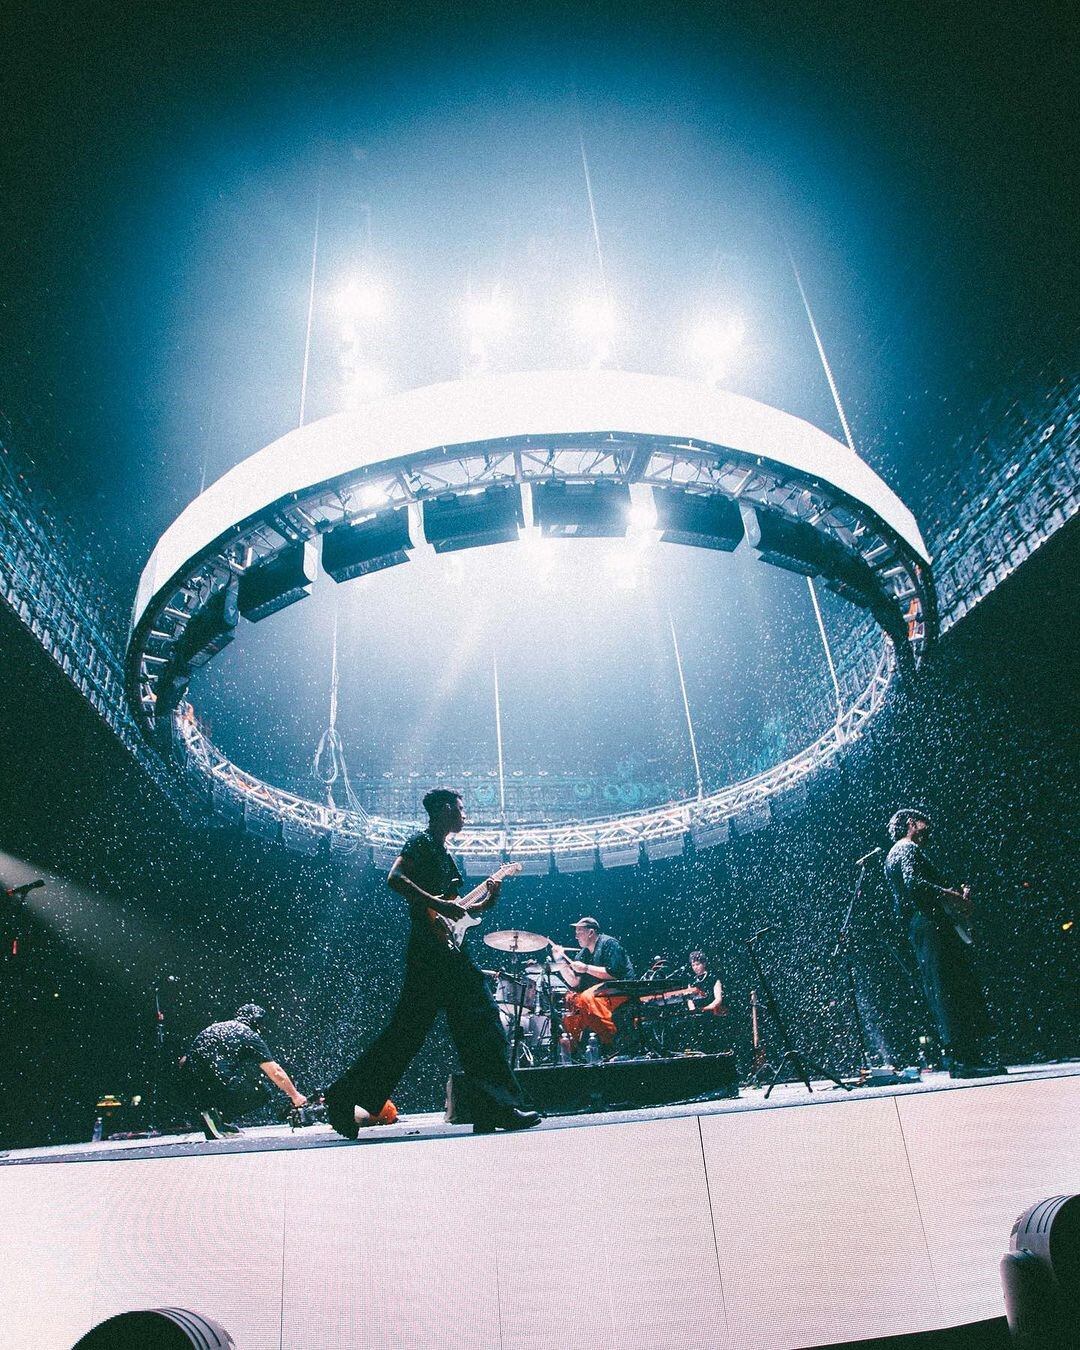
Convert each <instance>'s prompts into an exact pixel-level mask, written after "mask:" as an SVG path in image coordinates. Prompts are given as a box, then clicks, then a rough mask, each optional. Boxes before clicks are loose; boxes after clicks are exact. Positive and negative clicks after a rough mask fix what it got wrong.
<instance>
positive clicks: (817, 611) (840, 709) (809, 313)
mask: <svg viewBox="0 0 1080 1350" xmlns="http://www.w3.org/2000/svg"><path fill="white" fill-rule="evenodd" d="M784 249H785V251H786V253H787V255H788V262H789V263H790V264H791V270H792V272H793V273H794V276H795V285H796V286H798V288H799V295H800V297H801V298H802V302H803V309H805V310H806V318H807V322H808V323H809V324H810V331H811V333H813V335H814V345H815V346H816V347H817V353H818V356H819V357H820V359H821V366H822V369H823V370H824V371H825V378H826V380H827V381H828V383H829V393H830V394H832V400H833V403H834V404H835V406H836V415H837V416H838V417H839V418H840V425H841V426H842V427H843V429H844V440H845V441H847V444H848V449H849V450H850V451H851V453H852V454H853V455H855V454H858V451H857V450H856V449H855V440H854V438H853V437H852V435H851V427H850V426H849V425H848V420H847V414H846V413H845V412H844V405H843V404H842V403H841V402H840V391H839V390H838V389H837V387H836V381H835V380H834V379H833V373H832V367H831V366H830V365H829V358H828V357H827V356H826V355H825V346H824V344H823V343H822V341H821V334H820V333H819V332H818V326H817V323H816V322H815V320H814V312H813V310H812V309H811V308H810V301H809V300H808V299H807V296H806V288H805V287H804V286H803V283H802V277H801V276H800V275H799V269H798V267H797V266H796V264H795V255H794V254H793V253H792V251H791V249H790V248H789V247H788V245H787V243H786V242H785V243H784ZM806 584H807V586H808V587H809V589H810V600H811V602H812V604H813V606H814V617H815V618H816V619H817V626H818V632H819V633H820V634H821V645H822V646H823V647H824V648H825V660H826V661H827V662H828V665H829V674H830V676H831V677H832V683H833V691H834V692H835V694H836V720H837V722H840V721H841V720H842V719H843V716H844V700H843V697H842V696H841V693H840V681H839V679H838V678H837V675H836V663H835V662H834V661H833V654H832V649H831V648H830V646H829V639H828V636H827V634H826V632H825V623H824V620H823V619H822V617H821V606H820V605H819V604H818V598H817V590H816V589H815V587H814V579H813V577H807V578H806Z"/></svg>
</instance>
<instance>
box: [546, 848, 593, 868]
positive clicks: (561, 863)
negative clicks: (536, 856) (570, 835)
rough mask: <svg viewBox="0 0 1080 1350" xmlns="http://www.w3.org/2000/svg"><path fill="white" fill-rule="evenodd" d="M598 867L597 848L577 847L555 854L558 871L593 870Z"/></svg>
mask: <svg viewBox="0 0 1080 1350" xmlns="http://www.w3.org/2000/svg"><path fill="white" fill-rule="evenodd" d="M595 867H596V849H594V848H577V849H570V850H568V851H567V852H565V853H564V852H560V853H556V854H555V870H556V872H592V871H593V870H594V869H595Z"/></svg>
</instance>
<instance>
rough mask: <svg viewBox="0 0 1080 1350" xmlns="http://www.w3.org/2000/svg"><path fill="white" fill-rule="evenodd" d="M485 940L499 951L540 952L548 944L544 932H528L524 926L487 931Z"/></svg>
mask: <svg viewBox="0 0 1080 1350" xmlns="http://www.w3.org/2000/svg"><path fill="white" fill-rule="evenodd" d="M484 941H485V942H486V943H487V945H488V946H489V947H494V948H495V950H496V951H497V952H538V951H541V950H542V949H543V948H544V947H546V946H547V945H548V940H547V938H546V937H544V935H543V933H527V932H525V930H524V929H523V928H504V929H501V930H500V931H499V932H498V933H485V934H484Z"/></svg>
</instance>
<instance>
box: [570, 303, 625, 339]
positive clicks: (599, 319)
mask: <svg viewBox="0 0 1080 1350" xmlns="http://www.w3.org/2000/svg"><path fill="white" fill-rule="evenodd" d="M574 327H575V328H576V329H577V330H578V332H579V333H580V334H581V335H582V337H586V338H589V339H590V340H591V341H593V342H597V343H602V342H610V341H611V339H612V338H613V337H614V336H615V328H616V322H615V311H614V310H613V309H612V307H611V305H610V304H609V302H608V301H607V300H605V299H604V298H603V297H602V296H595V295H594V296H590V297H588V298H586V299H584V300H579V301H578V303H577V304H576V305H575V306H574Z"/></svg>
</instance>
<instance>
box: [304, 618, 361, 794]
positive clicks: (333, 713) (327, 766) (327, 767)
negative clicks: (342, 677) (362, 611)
mask: <svg viewBox="0 0 1080 1350" xmlns="http://www.w3.org/2000/svg"><path fill="white" fill-rule="evenodd" d="M337 714H338V599H337V593H336V592H335V594H334V644H333V652H332V655H331V658H330V722H329V725H328V726H327V728H326V730H325V731H324V732H323V734H322V736H321V737H320V738H319V744H318V747H317V749H316V751H315V759H314V760H313V762H312V765H311V773H312V777H313V778H314V779H315V780H316V782H318V783H319V784H320V785H321V786H322V788H323V790H324V791H325V793H326V804H327V806H333V807H342V808H344V809H347V810H349V811H354V812H355V813H356V814H357V815H359V816H360V817H361V818H362V819H363V820H364V821H366V820H367V818H368V813H367V811H366V810H365V809H364V806H363V804H362V803H361V801H360V799H359V797H357V795H356V793H355V792H354V791H353V787H352V783H350V782H349V769H348V766H347V765H346V763H345V747H344V745H343V744H342V741H341V737H340V736H339V735H338V729H337ZM339 782H340V784H341V789H342V791H341V801H338V800H336V799H335V797H334V784H335V783H339Z"/></svg>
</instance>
